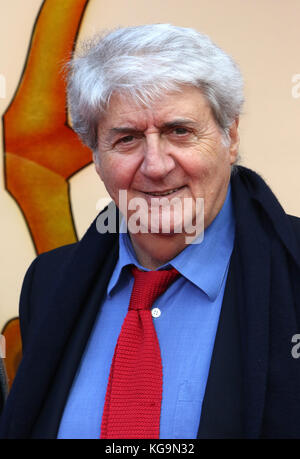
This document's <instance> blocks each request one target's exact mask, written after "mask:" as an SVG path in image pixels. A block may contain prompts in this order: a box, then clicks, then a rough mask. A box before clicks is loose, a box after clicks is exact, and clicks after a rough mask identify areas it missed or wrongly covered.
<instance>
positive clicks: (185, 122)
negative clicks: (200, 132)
mask: <svg viewBox="0 0 300 459" xmlns="http://www.w3.org/2000/svg"><path fill="white" fill-rule="evenodd" d="M178 126H187V127H188V126H190V127H196V126H197V123H195V121H192V120H190V119H188V118H177V119H175V120H172V121H168V122H166V123H163V124H162V125H160V126H158V128H159V129H160V130H165V129H171V128H175V127H178ZM142 132H144V130H140V129H138V128H137V127H132V126H120V127H114V128H111V129H110V130H109V132H108V137H107V139H108V140H112V139H113V138H114V137H115V136H117V135H119V134H141V133H142Z"/></svg>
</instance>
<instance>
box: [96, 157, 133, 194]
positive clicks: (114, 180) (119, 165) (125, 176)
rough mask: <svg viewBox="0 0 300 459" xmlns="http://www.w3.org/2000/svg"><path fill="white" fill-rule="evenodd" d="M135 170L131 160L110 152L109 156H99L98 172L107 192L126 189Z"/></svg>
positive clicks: (114, 192) (111, 192)
mask: <svg viewBox="0 0 300 459" xmlns="http://www.w3.org/2000/svg"><path fill="white" fill-rule="evenodd" d="M135 170H136V168H135V165H134V163H133V161H129V160H128V158H122V157H121V158H120V157H117V156H116V155H113V154H112V155H111V156H110V157H106V158H101V161H100V163H99V172H98V173H99V175H100V177H101V179H102V180H103V182H104V184H105V186H106V188H107V190H108V192H109V193H110V194H113V195H115V194H116V192H118V190H127V189H128V188H129V187H130V184H131V182H132V180H133V178H134V174H135Z"/></svg>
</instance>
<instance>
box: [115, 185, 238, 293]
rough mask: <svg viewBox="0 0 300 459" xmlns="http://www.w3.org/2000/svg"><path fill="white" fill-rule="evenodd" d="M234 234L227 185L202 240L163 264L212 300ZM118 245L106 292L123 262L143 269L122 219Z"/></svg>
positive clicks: (220, 281) (225, 263)
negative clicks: (222, 202) (115, 260)
mask: <svg viewBox="0 0 300 459" xmlns="http://www.w3.org/2000/svg"><path fill="white" fill-rule="evenodd" d="M234 235H235V219H234V212H233V205H232V198H231V188H230V185H229V187H228V191H227V196H226V199H225V202H224V204H223V206H222V208H221V210H220V212H219V213H218V215H217V216H216V218H215V219H214V220H213V222H212V223H211V224H210V226H209V227H208V228H206V230H205V232H204V238H203V241H202V242H201V243H200V244H190V245H188V246H187V247H186V248H185V249H184V250H183V251H182V252H180V253H179V254H178V255H177V256H176V257H175V258H173V259H172V260H170V262H169V263H167V264H166V265H164V267H166V266H167V265H172V266H173V267H174V268H176V269H177V271H179V272H180V274H181V275H182V276H184V277H185V278H186V279H188V280H189V281H190V282H192V283H193V284H194V285H196V286H197V287H199V288H200V289H201V290H202V291H203V292H204V293H205V294H206V295H207V296H208V298H209V299H210V300H211V301H214V300H215V299H216V297H217V296H218V294H219V291H220V289H221V286H222V283H223V280H224V277H225V275H226V272H227V268H228V265H229V260H230V256H231V253H232V249H233V244H234ZM119 247H120V248H119V259H118V262H117V264H116V267H115V270H114V272H113V274H112V277H111V279H110V282H109V284H108V288H107V293H108V295H111V294H112V290H113V289H114V288H115V287H117V285H118V284H119V282H120V277H121V273H122V270H123V268H125V266H128V265H130V264H134V265H135V266H137V267H138V268H140V269H143V270H145V268H143V267H142V266H141V265H140V264H139V262H138V261H137V259H136V256H135V252H134V249H133V247H132V244H131V241H130V237H129V235H128V233H127V232H126V225H125V223H124V222H123V221H122V223H121V227H120V235H119ZM161 268H163V267H161Z"/></svg>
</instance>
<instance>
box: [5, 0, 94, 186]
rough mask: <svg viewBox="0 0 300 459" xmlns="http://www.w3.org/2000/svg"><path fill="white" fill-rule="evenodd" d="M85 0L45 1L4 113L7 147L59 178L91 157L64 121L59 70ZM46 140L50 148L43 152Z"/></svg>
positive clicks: (62, 80)
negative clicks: (18, 80) (58, 175)
mask: <svg viewBox="0 0 300 459" xmlns="http://www.w3.org/2000/svg"><path fill="white" fill-rule="evenodd" d="M87 3H88V0H64V1H61V0H50V1H49V0H46V1H45V2H44V5H43V7H42V9H41V12H40V15H39V17H38V20H37V23H36V27H35V30H34V33H33V37H32V42H31V48H30V51H29V54H28V59H27V62H26V67H25V71H24V74H23V77H22V79H21V82H20V85H19V88H18V90H17V92H16V95H15V97H14V100H13V102H12V103H11V105H10V106H9V108H8V110H7V111H6V113H5V115H4V135H5V137H4V138H5V149H6V151H10V152H12V153H14V154H16V155H20V156H22V157H25V158H28V159H30V160H31V161H34V162H37V163H39V164H41V165H42V166H44V167H46V168H48V169H51V170H52V171H53V172H56V173H58V174H60V175H62V176H63V177H64V178H68V177H70V176H71V175H72V174H74V173H75V172H76V171H78V170H79V169H81V168H82V167H83V166H85V165H87V164H88V163H90V162H91V159H92V158H91V152H90V150H89V149H88V148H86V147H84V146H83V145H82V144H81V142H80V141H79V140H78V138H77V136H76V135H75V134H74V132H73V131H72V130H71V129H70V128H69V127H68V125H67V124H68V123H67V113H66V95H65V82H64V78H63V75H62V66H63V63H64V62H66V60H67V59H68V58H69V57H70V55H71V52H72V49H73V46H74V41H75V38H76V34H77V31H78V26H79V24H80V20H81V17H82V14H83V11H84V9H85V7H86V5H87ZM49 143H51V154H45V151H44V148H47V145H48V144H49ZM56 147H57V148H56ZM62 153H63V154H62ZM8 188H9V185H8Z"/></svg>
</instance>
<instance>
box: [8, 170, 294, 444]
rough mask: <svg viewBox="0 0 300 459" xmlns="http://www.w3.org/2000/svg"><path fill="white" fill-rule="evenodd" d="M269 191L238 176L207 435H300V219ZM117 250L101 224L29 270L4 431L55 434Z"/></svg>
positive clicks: (202, 433)
mask: <svg viewBox="0 0 300 459" xmlns="http://www.w3.org/2000/svg"><path fill="white" fill-rule="evenodd" d="M267 190H269V189H268V188H267V187H266V185H265V184H264V182H263V181H262V180H261V179H260V178H259V177H258V176H256V174H254V173H253V172H251V171H248V170H246V169H244V168H239V170H238V172H237V173H236V174H235V176H233V178H232V191H233V200H234V209H235V213H236V240H235V245H234V250H233V253H232V257H231V261H230V268H229V274H228V278H227V284H226V289H225V294H224V300H223V305H222V310H221V315H220V321H219V325H218V330H217V335H216V340H215V345H214V350H213V356H212V361H211V366H210V371H209V376H208V381H207V386H206V391H205V397H204V401H203V407H202V414H201V420H200V425H199V432H198V437H199V438H260V437H263V438H280V437H283V438H300V416H299V413H300V359H299V360H297V359H294V358H293V357H292V354H291V350H292V346H293V344H292V342H291V340H292V336H293V335H294V334H296V333H300V328H299V326H300V323H299V318H300V288H298V287H299V283H300V277H298V275H299V273H300V268H299V266H300V255H299V254H300V220H299V219H297V218H295V217H288V216H286V214H285V213H284V212H283V210H282V209H281V208H280V206H279V204H278V203H277V201H276V200H275V201H274V199H275V198H274V196H273V195H272V194H271V192H270V190H269V191H267ZM273 201H274V202H273ZM279 229H280V234H278V233H279ZM117 257H118V235H117V234H105V235H100V234H99V233H98V232H97V230H96V223H95V222H93V224H92V225H91V227H90V228H89V230H88V231H87V233H86V235H85V236H84V237H83V239H82V240H81V241H80V242H79V243H77V244H72V245H69V246H65V247H61V248H58V249H56V250H54V251H51V252H49V253H46V254H42V255H41V256H39V257H38V258H37V259H36V260H35V261H34V262H33V264H32V265H31V267H30V268H29V270H28V272H27V274H26V277H25V280H24V285H23V289H22V294H21V301H20V323H21V333H22V338H23V351H24V352H23V359H22V362H21V364H20V367H19V370H18V373H17V376H16V378H15V381H14V384H13V387H12V389H11V392H10V395H9V397H8V401H7V404H6V408H5V410H4V414H3V416H2V419H1V430H0V435H1V437H2V438H56V435H57V431H58V428H59V423H60V419H61V416H62V413H63V411H64V406H65V403H66V401H67V397H68V393H69V390H70V388H71V385H72V382H73V378H74V376H75V374H76V370H77V368H78V365H79V363H80V359H81V357H82V354H83V351H84V348H85V345H86V343H87V340H88V338H89V335H90V332H91V330H92V327H93V324H94V321H95V319H96V315H97V313H98V310H99V304H100V303H101V299H102V298H103V297H104V295H105V293H106V288H107V284H108V282H109V279H110V277H111V274H112V272H113V269H114V267H115V264H116V261H117ZM99 429H100V426H99Z"/></svg>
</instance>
